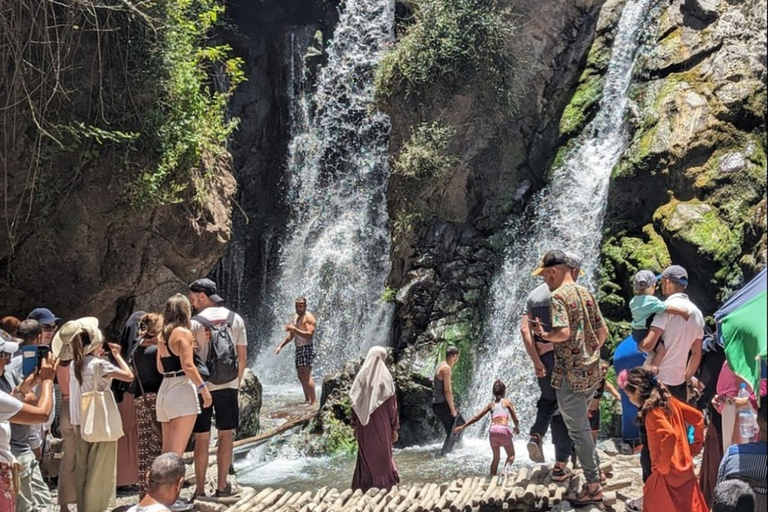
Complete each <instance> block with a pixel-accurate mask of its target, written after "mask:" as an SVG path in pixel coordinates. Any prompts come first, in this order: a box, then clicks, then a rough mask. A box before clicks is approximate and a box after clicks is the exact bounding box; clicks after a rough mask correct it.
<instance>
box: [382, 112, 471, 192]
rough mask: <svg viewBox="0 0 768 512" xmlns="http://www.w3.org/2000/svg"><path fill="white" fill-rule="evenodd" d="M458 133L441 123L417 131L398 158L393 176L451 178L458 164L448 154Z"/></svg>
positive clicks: (456, 160) (455, 159)
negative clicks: (454, 136) (452, 138)
mask: <svg viewBox="0 0 768 512" xmlns="http://www.w3.org/2000/svg"><path fill="white" fill-rule="evenodd" d="M455 131H456V130H455V129H454V128H453V127H450V126H442V125H441V124H440V123H438V122H434V123H425V124H422V125H420V126H418V127H416V130H415V131H414V132H413V134H412V135H411V138H410V139H409V140H408V142H407V143H406V144H405V146H403V149H402V150H401V151H400V153H399V154H398V155H397V159H396V160H395V163H394V166H393V169H392V172H393V173H394V174H396V175H398V176H402V177H403V178H408V179H418V180H428V179H433V178H439V177H441V176H444V175H446V174H448V173H449V172H450V171H451V169H453V167H454V166H455V165H456V164H457V163H458V158H457V157H456V155H454V154H451V153H450V152H449V151H448V145H449V144H450V142H451V137H453V134H454V133H455Z"/></svg>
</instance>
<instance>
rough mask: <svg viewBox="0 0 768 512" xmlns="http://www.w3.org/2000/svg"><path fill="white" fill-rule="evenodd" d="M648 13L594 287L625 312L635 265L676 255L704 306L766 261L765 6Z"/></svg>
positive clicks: (701, 2)
mask: <svg viewBox="0 0 768 512" xmlns="http://www.w3.org/2000/svg"><path fill="white" fill-rule="evenodd" d="M654 13H655V15H656V17H655V20H656V22H655V23H654V25H653V26H652V27H651V35H650V39H649V41H648V42H647V43H646V46H645V49H644V50H643V52H642V54H641V56H640V57H639V59H638V63H637V66H636V70H635V75H636V78H635V82H634V84H633V88H632V90H631V99H632V102H633V107H632V110H633V115H632V117H631V119H630V133H631V142H630V145H629V148H628V150H627V151H626V152H625V154H624V156H623V157H622V160H621V161H620V162H619V164H618V165H617V167H616V169H614V178H613V182H612V185H611V190H610V194H609V203H608V208H607V212H606V219H605V223H606V227H607V236H606V239H605V244H604V247H603V255H604V259H605V260H606V261H607V262H608V265H606V266H605V268H606V272H605V275H604V279H603V286H602V289H603V294H604V297H608V298H609V300H610V301H611V303H613V302H616V304H623V305H622V306H620V307H619V308H618V309H622V308H623V309H626V304H625V303H624V301H623V299H621V297H620V296H621V295H623V296H626V297H628V296H630V295H631V291H630V286H629V283H630V278H631V276H632V274H633V273H634V272H636V271H637V270H638V269H640V268H652V269H655V270H660V269H661V268H660V267H663V266H665V265H667V264H669V263H672V262H674V263H677V264H681V265H683V266H685V267H686V268H687V269H688V271H689V274H690V276H691V285H690V287H689V294H690V296H691V298H692V299H693V300H694V302H696V303H697V304H698V305H699V306H700V307H701V308H702V310H703V311H704V313H705V314H711V313H712V312H713V311H714V310H715V309H716V307H717V305H718V303H719V301H720V300H722V299H723V298H724V297H725V296H726V295H727V294H728V293H729V290H732V289H734V288H737V287H738V286H739V283H740V282H742V281H743V280H745V279H749V278H750V277H751V276H752V275H754V273H755V272H756V271H757V270H759V268H761V267H762V266H763V265H765V262H766V236H765V232H766V229H765V223H766V219H765V217H764V215H762V216H759V215H760V214H761V213H762V212H764V211H765V197H766V156H765V155H766V132H765V115H766V85H765V79H766V35H765V31H766V3H765V2H764V1H758V0H753V1H749V0H745V1H740V2H736V1H728V2H719V1H705V0H698V1H692V0H685V1H683V0H673V1H670V2H665V3H661V4H660V5H659V6H658V7H657V8H656V10H655V11H654ZM593 51H595V49H594V48H593ZM598 51H599V50H598ZM652 253H653V254H655V255H656V258H653V257H651V256H652ZM614 290H622V293H616V292H615V291H614ZM614 299H615V300H614Z"/></svg>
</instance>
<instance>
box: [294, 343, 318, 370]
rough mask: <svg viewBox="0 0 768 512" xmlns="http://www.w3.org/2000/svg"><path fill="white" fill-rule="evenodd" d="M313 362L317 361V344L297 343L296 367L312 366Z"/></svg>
mask: <svg viewBox="0 0 768 512" xmlns="http://www.w3.org/2000/svg"><path fill="white" fill-rule="evenodd" d="M313 362H315V345H314V344H313V343H310V344H309V345H302V346H298V345H296V368H302V367H305V366H312V363H313Z"/></svg>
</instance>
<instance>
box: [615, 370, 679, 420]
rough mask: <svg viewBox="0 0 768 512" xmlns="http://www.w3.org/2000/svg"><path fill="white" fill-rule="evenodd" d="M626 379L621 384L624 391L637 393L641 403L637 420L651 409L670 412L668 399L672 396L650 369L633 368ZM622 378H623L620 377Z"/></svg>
mask: <svg viewBox="0 0 768 512" xmlns="http://www.w3.org/2000/svg"><path fill="white" fill-rule="evenodd" d="M626 377H627V378H626V381H625V382H624V385H623V386H622V387H623V388H624V390H625V391H629V392H631V393H637V394H638V396H639V397H640V400H641V401H642V402H643V405H642V406H641V407H640V410H639V411H638V415H637V417H638V420H640V419H642V418H644V417H645V415H646V413H648V412H649V411H650V410H652V409H657V408H659V409H663V410H664V411H666V412H668V413H669V412H672V409H671V408H670V405H669V401H670V397H671V396H672V395H671V394H670V392H669V390H668V389H667V386H665V385H664V384H663V383H662V382H659V379H658V378H657V377H656V374H654V373H653V372H652V371H651V370H649V369H647V368H643V367H642V366H641V367H639V368H634V369H632V370H630V371H628V372H627V374H626ZM622 380H623V379H622Z"/></svg>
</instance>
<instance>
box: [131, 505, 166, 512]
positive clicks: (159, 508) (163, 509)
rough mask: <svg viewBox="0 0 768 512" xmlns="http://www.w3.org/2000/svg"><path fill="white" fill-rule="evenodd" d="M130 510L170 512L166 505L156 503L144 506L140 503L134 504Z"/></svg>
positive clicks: (133, 511)
mask: <svg viewBox="0 0 768 512" xmlns="http://www.w3.org/2000/svg"><path fill="white" fill-rule="evenodd" d="M128 512H169V510H168V508H167V507H166V506H165V505H162V504H160V503H154V504H152V505H145V506H143V507H142V506H140V505H134V506H132V507H131V508H129V509H128Z"/></svg>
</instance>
